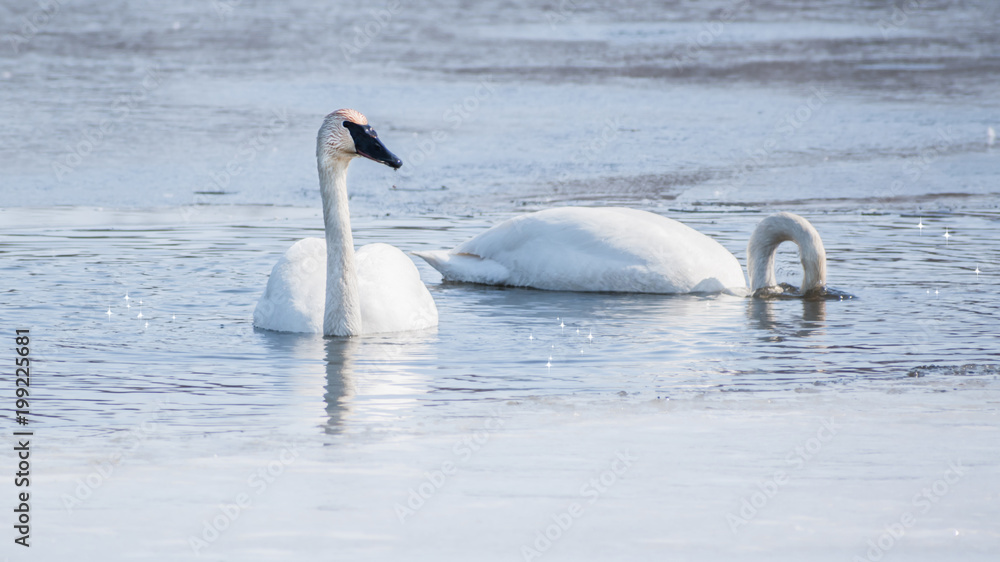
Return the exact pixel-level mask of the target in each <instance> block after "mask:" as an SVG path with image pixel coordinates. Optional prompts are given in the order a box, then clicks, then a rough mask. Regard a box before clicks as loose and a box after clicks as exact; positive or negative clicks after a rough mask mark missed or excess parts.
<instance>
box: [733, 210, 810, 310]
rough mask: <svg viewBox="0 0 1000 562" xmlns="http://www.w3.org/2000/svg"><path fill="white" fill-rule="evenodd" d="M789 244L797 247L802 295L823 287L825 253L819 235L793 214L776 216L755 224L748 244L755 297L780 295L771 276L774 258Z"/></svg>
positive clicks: (748, 269) (749, 266) (776, 284)
mask: <svg viewBox="0 0 1000 562" xmlns="http://www.w3.org/2000/svg"><path fill="white" fill-rule="evenodd" d="M789 241H790V242H794V243H795V244H796V245H797V246H798V247H799V261H800V262H801V263H802V271H803V276H802V288H801V293H802V294H803V295H807V294H809V293H815V292H817V291H821V290H822V289H823V288H824V287H825V285H826V250H825V249H824V248H823V240H822V239H821V238H820V236H819V232H817V231H816V228H815V227H813V225H812V224H810V223H809V221H807V220H806V219H804V218H802V217H800V216H798V215H796V214H793V213H776V214H774V215H771V216H769V217H767V218H765V219H764V220H762V221H761V222H760V224H758V225H757V228H756V229H754V231H753V234H752V235H751V236H750V241H749V242H748V243H747V274H748V275H749V277H750V292H751V293H752V294H753V295H754V296H760V295H762V294H766V293H768V292H775V293H780V292H781V290H780V288H779V287H778V282H777V280H776V279H775V276H774V256H775V253H776V252H777V250H778V246H779V245H781V243H782V242H789Z"/></svg>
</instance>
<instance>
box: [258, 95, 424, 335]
mask: <svg viewBox="0 0 1000 562" xmlns="http://www.w3.org/2000/svg"><path fill="white" fill-rule="evenodd" d="M358 156H363V157H365V158H368V159H369V160H373V161H375V162H379V163H382V164H385V165H387V166H389V167H391V168H393V169H398V168H399V167H400V166H402V165H403V162H402V161H401V160H400V159H399V158H397V157H396V156H395V155H394V154H392V153H391V152H389V150H388V149H386V147H385V145H383V144H382V141H381V140H379V138H378V134H376V133H375V130H374V129H372V128H371V127H370V126H369V125H368V119H367V118H366V117H365V116H364V115H362V114H361V113H359V112H358V111H355V110H353V109H341V110H338V111H335V112H333V113H331V114H329V115H327V116H326V119H325V120H324V121H323V126H322V127H321V128H320V130H319V135H318V136H317V138H316V163H317V167H318V169H319V183H320V194H321V196H322V199H323V222H324V226H325V234H326V239H325V240H321V239H318V238H306V239H304V240H299V241H298V242H296V243H295V244H293V245H292V247H291V248H289V249H288V251H287V252H285V254H284V256H282V258H281V259H280V260H278V263H277V264H276V265H275V266H274V269H273V270H272V271H271V276H270V278H268V281H267V288H266V289H265V290H264V294H263V295H262V296H261V298H260V301H258V303H257V308H256V309H255V310H254V315H253V323H254V326H256V327H258V328H263V329H265V330H274V331H278V332H306V333H322V334H323V335H324V336H359V335H363V334H372V333H381V332H399V331H408V330H422V329H425V328H430V327H433V326H437V323H438V313H437V307H436V306H435V305H434V299H433V298H431V295H430V292H429V291H428V290H427V287H426V286H425V285H424V284H423V282H422V281H421V280H420V274H419V273H418V272H417V268H416V266H415V265H414V264H413V262H412V261H411V260H410V258H408V257H406V255H405V254H403V252H401V251H400V250H399V249H397V248H395V247H393V246H390V245H388V244H381V243H377V244H368V245H366V246H362V247H361V248H359V249H358V250H357V251H355V250H354V237H353V235H352V233H351V214H350V211H349V209H348V205H347V200H348V195H347V167H348V165H349V164H350V163H351V160H353V159H354V158H357V157H358Z"/></svg>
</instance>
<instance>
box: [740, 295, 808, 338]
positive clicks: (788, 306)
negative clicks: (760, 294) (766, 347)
mask: <svg viewBox="0 0 1000 562" xmlns="http://www.w3.org/2000/svg"><path fill="white" fill-rule="evenodd" d="M797 306H801V307H802V314H801V320H799V319H794V320H791V321H790V320H789V319H788V318H785V319H779V318H778V312H786V313H787V312H788V311H789V310H793V309H794V308H795V307H797ZM778 307H782V308H781V309H778ZM747 320H748V325H749V326H750V327H751V328H756V329H758V330H763V331H766V332H770V334H769V335H767V336H766V337H765V339H769V340H771V341H781V340H783V339H784V338H785V337H788V336H791V337H799V338H807V337H812V336H815V335H820V334H823V333H825V330H826V301H825V300H823V299H787V300H786V299H782V300H772V299H756V298H755V299H750V301H749V302H748V303H747Z"/></svg>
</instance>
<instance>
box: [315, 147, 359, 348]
mask: <svg viewBox="0 0 1000 562" xmlns="http://www.w3.org/2000/svg"><path fill="white" fill-rule="evenodd" d="M348 164H350V159H349V158H336V159H332V160H331V161H327V162H324V159H323V158H320V159H319V185H320V193H322V195H323V222H324V223H325V225H326V308H325V310H324V312H323V335H324V336H357V335H360V334H361V328H362V326H361V301H360V298H359V297H358V275H357V269H356V267H355V264H354V236H352V235H351V213H350V211H349V210H348V208H347V165H348Z"/></svg>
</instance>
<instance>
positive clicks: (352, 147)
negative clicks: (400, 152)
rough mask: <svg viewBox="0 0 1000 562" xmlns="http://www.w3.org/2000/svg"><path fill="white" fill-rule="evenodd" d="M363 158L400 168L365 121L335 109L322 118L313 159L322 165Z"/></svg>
mask: <svg viewBox="0 0 1000 562" xmlns="http://www.w3.org/2000/svg"><path fill="white" fill-rule="evenodd" d="M358 156H363V157H365V158H368V159H369V160H374V161H375V162H379V163H382V164H385V165H386V166H389V167H390V168H392V169H398V168H399V167H400V166H402V165H403V161H402V160H400V159H399V158H398V157H397V156H396V155H395V154H393V153H391V152H389V149H388V148H386V147H385V145H384V144H382V141H381V140H379V138H378V133H376V132H375V129H373V128H372V127H371V125H369V124H368V118H367V117H365V116H364V115H362V114H361V112H360V111H356V110H354V109H338V110H337V111H334V112H333V113H331V114H329V115H327V116H326V119H325V120H324V121H323V126H322V127H320V129H319V136H317V138H316V158H318V159H319V161H320V163H322V164H327V165H329V164H333V163H335V162H341V163H344V164H346V163H347V162H350V161H351V159H353V158H356V157H358Z"/></svg>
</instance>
